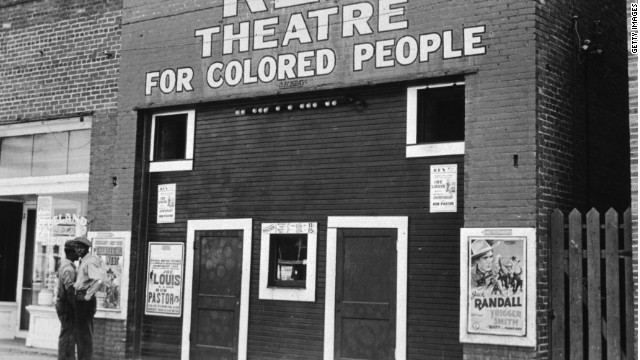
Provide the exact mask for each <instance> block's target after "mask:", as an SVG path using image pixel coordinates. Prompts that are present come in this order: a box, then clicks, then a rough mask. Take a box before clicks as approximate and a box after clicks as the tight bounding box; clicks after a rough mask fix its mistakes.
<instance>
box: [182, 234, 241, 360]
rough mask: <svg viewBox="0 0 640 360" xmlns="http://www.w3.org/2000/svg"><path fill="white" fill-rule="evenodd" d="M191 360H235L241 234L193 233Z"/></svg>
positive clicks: (238, 313) (236, 355)
mask: <svg viewBox="0 0 640 360" xmlns="http://www.w3.org/2000/svg"><path fill="white" fill-rule="evenodd" d="M195 247H196V248H195V251H194V269H193V270H194V271H193V298H192V299H193V300H192V301H193V306H192V311H191V336H190V339H191V350H190V359H224V360H227V359H237V357H238V323H239V315H240V289H241V284H242V247H243V243H242V231H239V230H212V231H196V233H195Z"/></svg>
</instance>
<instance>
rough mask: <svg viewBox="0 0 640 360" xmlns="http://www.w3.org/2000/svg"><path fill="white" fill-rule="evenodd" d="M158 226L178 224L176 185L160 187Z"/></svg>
mask: <svg viewBox="0 0 640 360" xmlns="http://www.w3.org/2000/svg"><path fill="white" fill-rule="evenodd" d="M157 222H158V224H167V223H175V222H176V184H164V185H158V215H157Z"/></svg>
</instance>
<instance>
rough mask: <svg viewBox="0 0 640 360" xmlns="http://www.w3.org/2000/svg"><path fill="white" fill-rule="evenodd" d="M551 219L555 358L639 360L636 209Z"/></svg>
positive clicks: (554, 215)
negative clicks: (633, 221) (633, 217)
mask: <svg viewBox="0 0 640 360" xmlns="http://www.w3.org/2000/svg"><path fill="white" fill-rule="evenodd" d="M550 216H551V218H550V234H551V237H550V240H551V243H550V250H551V269H550V270H551V272H550V276H551V279H550V280H551V311H552V312H551V317H550V318H551V334H550V340H551V348H550V350H551V358H552V359H554V360H555V359H571V360H573V359H577V360H582V359H589V360H594V359H598V360H600V359H608V360H611V359H629V360H631V359H635V358H636V353H635V348H634V343H635V320H634V305H633V296H634V292H635V286H634V283H633V265H632V261H633V259H632V248H631V210H630V209H628V210H627V211H626V212H625V213H624V215H623V221H622V223H619V221H618V213H617V212H616V211H615V210H613V209H610V210H609V211H607V213H606V214H605V216H604V223H602V221H601V220H602V219H601V217H600V213H598V211H596V210H595V209H592V210H591V211H589V212H588V213H587V214H586V217H585V220H586V221H585V222H584V223H583V221H582V214H581V213H580V212H579V211H578V210H573V211H572V212H571V213H570V214H569V221H568V223H567V224H565V216H564V214H563V213H562V212H561V211H559V210H555V211H553V213H552V214H551V215H550Z"/></svg>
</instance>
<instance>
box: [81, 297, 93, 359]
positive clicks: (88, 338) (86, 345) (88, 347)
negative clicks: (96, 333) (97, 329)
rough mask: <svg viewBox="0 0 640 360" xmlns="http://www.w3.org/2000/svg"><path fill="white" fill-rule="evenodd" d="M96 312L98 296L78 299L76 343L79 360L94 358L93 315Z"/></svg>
mask: <svg viewBox="0 0 640 360" xmlns="http://www.w3.org/2000/svg"><path fill="white" fill-rule="evenodd" d="M95 314H96V298H95V297H92V298H91V300H89V301H85V300H78V299H76V343H77V344H78V360H91V359H92V358H93V316H94V315H95Z"/></svg>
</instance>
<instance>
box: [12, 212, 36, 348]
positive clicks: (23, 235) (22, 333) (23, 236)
mask: <svg viewBox="0 0 640 360" xmlns="http://www.w3.org/2000/svg"><path fill="white" fill-rule="evenodd" d="M35 209H36V203H35V201H26V202H24V203H23V204H22V225H21V226H20V250H19V252H20V255H19V256H20V258H19V260H18V282H17V283H16V303H17V304H18V311H17V315H16V316H17V319H16V321H17V322H16V329H15V330H16V331H15V334H16V337H19V338H23V339H26V338H27V335H28V334H29V331H28V330H20V312H21V309H22V288H23V285H24V284H23V282H24V271H25V269H24V260H25V256H27V254H26V243H27V214H28V211H29V210H35ZM29 271H33V269H29Z"/></svg>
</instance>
